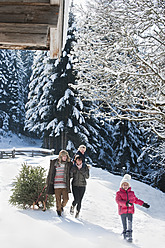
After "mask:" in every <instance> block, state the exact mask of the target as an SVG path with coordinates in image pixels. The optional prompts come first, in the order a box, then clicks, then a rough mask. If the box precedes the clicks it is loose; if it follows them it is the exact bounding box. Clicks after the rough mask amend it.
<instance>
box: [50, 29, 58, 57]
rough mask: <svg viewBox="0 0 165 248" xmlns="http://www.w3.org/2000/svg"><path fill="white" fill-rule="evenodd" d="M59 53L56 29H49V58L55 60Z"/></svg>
mask: <svg viewBox="0 0 165 248" xmlns="http://www.w3.org/2000/svg"><path fill="white" fill-rule="evenodd" d="M58 53H59V37H58V31H57V28H50V57H51V58H52V59H54V58H57V56H58Z"/></svg>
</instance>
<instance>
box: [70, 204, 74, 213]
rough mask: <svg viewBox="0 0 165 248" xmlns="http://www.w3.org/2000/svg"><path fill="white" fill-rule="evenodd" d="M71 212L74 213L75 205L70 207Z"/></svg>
mask: <svg viewBox="0 0 165 248" xmlns="http://www.w3.org/2000/svg"><path fill="white" fill-rule="evenodd" d="M70 214H71V215H73V214H74V206H73V205H72V206H71V207H70Z"/></svg>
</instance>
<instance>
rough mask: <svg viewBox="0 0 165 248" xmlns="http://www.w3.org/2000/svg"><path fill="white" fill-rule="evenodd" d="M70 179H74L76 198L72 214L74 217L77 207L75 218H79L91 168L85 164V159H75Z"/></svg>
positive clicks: (77, 157) (73, 185)
mask: <svg viewBox="0 0 165 248" xmlns="http://www.w3.org/2000/svg"><path fill="white" fill-rule="evenodd" d="M70 177H71V178H73V179H72V192H73V197H74V200H73V202H72V206H71V208H70V213H71V214H72V215H73V214H74V208H75V206H76V205H77V207H76V215H75V218H78V217H79V213H80V209H81V202H82V199H83V196H84V193H85V190H86V184H87V182H86V179H88V178H89V168H88V166H87V165H86V164H84V163H83V159H82V157H80V156H79V155H77V156H76V157H75V163H74V165H73V166H72V167H71V170H70Z"/></svg>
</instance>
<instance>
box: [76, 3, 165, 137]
mask: <svg viewBox="0 0 165 248" xmlns="http://www.w3.org/2000/svg"><path fill="white" fill-rule="evenodd" d="M87 8H88V12H86V11H85V9H84V10H83V9H82V8H81V10H80V11H81V15H79V19H78V27H79V28H78V32H77V39H78V41H77V43H76V44H75V47H74V52H73V53H74V54H76V57H77V58H78V61H77V62H76V63H75V68H76V69H77V70H78V72H79V73H78V77H79V78H78V84H77V85H76V86H74V87H76V88H77V89H78V91H79V93H80V95H81V97H82V99H84V100H87V99H88V100H90V101H97V108H98V109H100V110H101V109H105V108H107V111H96V110H95V109H94V110H93V111H94V113H98V114H99V115H102V116H104V117H105V118H107V119H114V118H117V119H126V120H129V121H140V122H145V123H147V125H149V126H150V127H151V128H152V129H153V131H154V132H155V133H156V134H157V135H159V136H160V137H161V138H165V73H164V55H165V52H164V51H165V49H164V45H165V44H164V32H165V18H164V15H163V11H164V6H163V2H162V1H158V0H156V1H153V0H134V1H130V0H128V1H124V0H116V1H108V0H93V1H90V3H88V6H87Z"/></svg>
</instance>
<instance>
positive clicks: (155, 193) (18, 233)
mask: <svg viewBox="0 0 165 248" xmlns="http://www.w3.org/2000/svg"><path fill="white" fill-rule="evenodd" d="M49 160H50V156H48V157H33V158H32V157H26V156H22V157H21V156H20V157H17V158H15V159H3V160H2V159H1V160H0V226H1V231H0V244H1V247H2V248H9V247H10V248H11V247H17V248H22V247H23V248H29V247H39V248H45V247H48V246H49V247H59V246H60V247H62V248H64V247H69V248H71V247H72V248H75V247H76V248H77V247H79V248H82V247H83V248H84V247H86V248H95V247H96V248H102V247H104V248H118V247H120V248H125V247H137V248H139V247H141V248H155V247H157V248H163V247H164V244H165V194H164V193H162V192H161V191H159V190H156V189H153V188H152V187H150V186H148V185H145V184H143V183H140V182H138V181H135V180H131V186H132V189H133V190H134V191H135V193H136V195H137V197H139V198H140V199H142V200H144V201H146V202H148V203H149V204H150V205H151V208H149V209H145V208H143V207H140V206H136V209H135V214H134V219H133V239H134V242H133V243H132V244H129V243H126V241H124V240H122V238H121V235H120V234H121V232H122V226H121V221H120V217H119V216H118V213H117V204H116V202H115V193H116V191H117V190H118V188H119V184H120V181H121V177H120V176H114V175H112V174H110V173H108V172H106V171H103V170H101V169H98V168H91V172H90V174H91V176H90V179H88V184H87V190H86V193H85V196H84V199H83V202H82V210H81V214H80V218H79V220H77V219H75V218H74V217H72V216H70V214H69V207H70V205H71V202H72V200H73V198H72V194H70V200H69V202H68V204H67V206H66V209H65V214H64V217H61V218H59V217H57V214H56V210H55V207H54V208H52V209H51V210H47V211H46V212H42V211H39V210H20V209H17V208H15V207H12V206H10V205H9V204H8V200H9V196H10V195H11V188H12V181H13V179H14V178H15V177H16V175H18V172H19V170H20V168H21V164H22V163H23V162H27V164H29V165H41V166H43V167H44V168H46V169H48V168H49Z"/></svg>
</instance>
